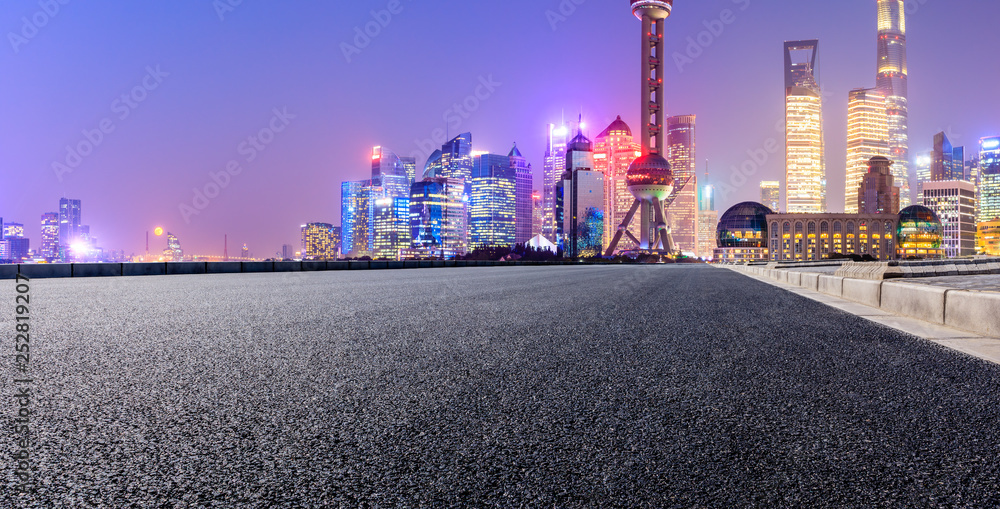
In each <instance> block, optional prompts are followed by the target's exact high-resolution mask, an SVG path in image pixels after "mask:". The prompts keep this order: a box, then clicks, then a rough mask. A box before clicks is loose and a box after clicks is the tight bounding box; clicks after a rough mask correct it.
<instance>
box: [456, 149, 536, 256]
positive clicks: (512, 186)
mask: <svg viewBox="0 0 1000 509" xmlns="http://www.w3.org/2000/svg"><path fill="white" fill-rule="evenodd" d="M515 150H516V148H515ZM515 159H516V158H515V157H513V156H512V155H511V156H501V155H496V154H482V155H478V156H476V157H475V160H474V162H473V166H472V197H471V198H470V200H469V209H470V217H471V223H470V224H469V236H470V244H469V247H470V248H471V249H476V248H491V247H509V246H513V245H514V244H516V243H517V242H516V241H517V231H518V229H517V216H518V214H517V212H518V207H517V205H518V202H517V198H518V196H517V191H518V189H517V184H518V173H517V168H515V167H514V166H512V165H511V163H513V162H515ZM522 160H523V158H522ZM527 240H531V239H530V238H528V239H527Z"/></svg>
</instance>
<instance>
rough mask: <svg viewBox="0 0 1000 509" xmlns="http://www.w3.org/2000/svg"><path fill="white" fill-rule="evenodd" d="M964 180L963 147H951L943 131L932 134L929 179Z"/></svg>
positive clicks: (934, 180) (933, 180) (935, 180)
mask: <svg viewBox="0 0 1000 509" xmlns="http://www.w3.org/2000/svg"><path fill="white" fill-rule="evenodd" d="M942 180H965V147H953V146H952V144H951V140H949V139H948V135H946V134H945V133H943V132H941V133H937V134H935V135H934V151H932V152H931V181H932V182H940V181H942Z"/></svg>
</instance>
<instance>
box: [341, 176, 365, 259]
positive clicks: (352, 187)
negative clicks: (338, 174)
mask: <svg viewBox="0 0 1000 509" xmlns="http://www.w3.org/2000/svg"><path fill="white" fill-rule="evenodd" d="M370 185H371V181H370V180H356V181H347V182H343V183H341V185H340V231H341V232H342V233H341V247H340V249H341V251H342V252H343V253H344V254H348V253H350V254H352V255H353V254H354V253H355V252H361V253H364V252H367V249H368V217H369V216H368V200H367V197H366V193H364V192H363V190H364V189H365V188H366V187H369V186H370ZM357 256H360V255H357Z"/></svg>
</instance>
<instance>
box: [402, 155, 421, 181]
mask: <svg viewBox="0 0 1000 509" xmlns="http://www.w3.org/2000/svg"><path fill="white" fill-rule="evenodd" d="M399 161H400V162H402V163H403V169H404V170H405V171H406V176H407V177H409V179H410V183H411V184H412V183H413V182H415V181H416V179H417V158H416V157H400V158H399Z"/></svg>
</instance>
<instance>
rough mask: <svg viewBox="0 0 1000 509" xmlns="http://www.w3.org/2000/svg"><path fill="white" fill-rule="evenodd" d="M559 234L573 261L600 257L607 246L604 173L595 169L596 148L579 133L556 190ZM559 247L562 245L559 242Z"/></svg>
mask: <svg viewBox="0 0 1000 509" xmlns="http://www.w3.org/2000/svg"><path fill="white" fill-rule="evenodd" d="M556 216H557V218H558V219H559V220H560V222H561V225H560V227H559V232H558V233H559V235H557V237H559V238H560V240H562V242H563V250H564V251H565V253H566V256H567V257H569V258H589V257H594V256H600V255H601V251H602V248H603V247H604V244H603V242H604V173H603V172H599V171H596V170H595V169H594V145H593V143H591V141H590V140H589V139H587V137H586V136H584V135H583V131H582V130H579V131H578V133H577V135H576V137H574V138H573V139H572V140H571V141H570V142H569V146H568V149H567V150H566V171H564V172H563V177H562V180H561V181H560V182H559V185H558V186H557V188H556ZM557 245H558V243H557Z"/></svg>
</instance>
